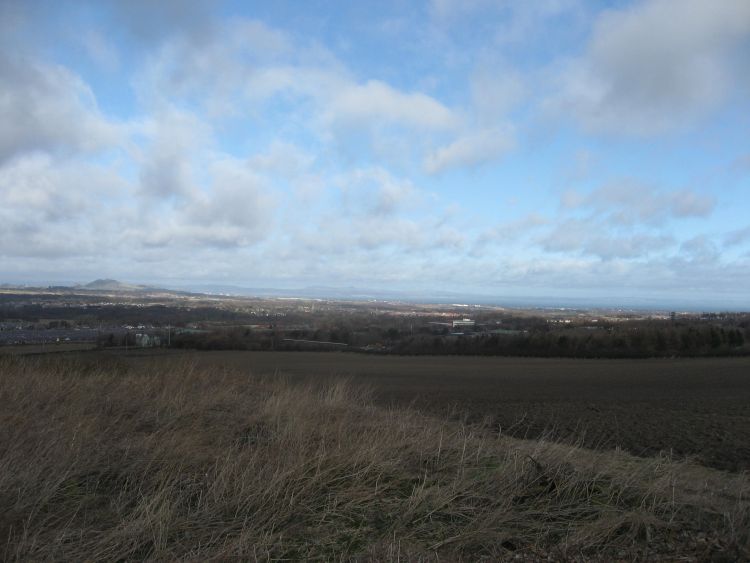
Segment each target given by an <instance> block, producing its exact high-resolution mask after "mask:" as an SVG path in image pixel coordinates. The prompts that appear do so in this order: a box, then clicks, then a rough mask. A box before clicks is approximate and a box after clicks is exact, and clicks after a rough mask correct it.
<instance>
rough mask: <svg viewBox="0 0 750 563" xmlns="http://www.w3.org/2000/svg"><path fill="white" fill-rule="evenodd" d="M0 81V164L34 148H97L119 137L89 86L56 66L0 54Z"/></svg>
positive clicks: (60, 149)
mask: <svg viewBox="0 0 750 563" xmlns="http://www.w3.org/2000/svg"><path fill="white" fill-rule="evenodd" d="M0 84H2V85H3V93H2V95H1V96H0V123H2V127H0V165H2V163H3V162H5V161H7V160H9V159H11V158H13V157H16V156H18V155H21V154H24V153H27V152H34V151H49V152H59V153H75V152H97V151H100V150H103V149H106V148H108V147H111V146H113V145H114V144H116V143H117V142H119V141H120V140H121V139H122V137H121V131H120V130H119V129H118V126H117V124H115V123H113V122H111V121H108V120H107V119H106V118H105V117H104V116H103V115H102V114H101V113H100V112H99V109H98V107H97V104H96V100H95V97H94V94H93V92H92V91H91V89H90V88H89V87H88V86H87V85H86V84H85V83H84V82H83V80H81V79H80V78H79V77H78V76H76V75H75V74H73V73H72V72H70V71H69V70H67V69H66V68H64V67H62V66H58V65H50V64H45V63H41V62H38V61H36V60H33V59H28V58H18V57H13V56H10V55H7V54H0Z"/></svg>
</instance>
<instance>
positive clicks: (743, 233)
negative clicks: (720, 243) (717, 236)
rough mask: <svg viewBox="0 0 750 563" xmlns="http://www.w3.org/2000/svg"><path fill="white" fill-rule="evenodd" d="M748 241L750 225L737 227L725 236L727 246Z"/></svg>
mask: <svg viewBox="0 0 750 563" xmlns="http://www.w3.org/2000/svg"><path fill="white" fill-rule="evenodd" d="M746 242H750V225H748V226H747V227H745V228H744V229H737V230H735V231H732V232H730V233H727V235H726V236H725V237H724V245H725V246H737V245H740V244H744V243H746Z"/></svg>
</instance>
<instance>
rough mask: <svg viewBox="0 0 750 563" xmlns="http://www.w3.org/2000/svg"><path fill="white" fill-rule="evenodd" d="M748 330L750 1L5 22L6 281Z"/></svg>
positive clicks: (166, 10)
mask: <svg viewBox="0 0 750 563" xmlns="http://www.w3.org/2000/svg"><path fill="white" fill-rule="evenodd" d="M102 277H108V278H115V279H119V280H123V281H127V282H131V283H151V284H159V285H162V286H167V287H171V286H175V287H176V286H181V287H185V286H196V287H197V286H201V285H204V284H227V285H239V286H244V287H278V288H302V287H310V286H332V287H359V288H363V287H365V288H378V289H392V290H397V291H412V292H425V294H427V293H429V292H443V291H450V292H458V293H464V294H467V295H468V294H481V295H494V296H498V297H503V296H540V297H541V296H544V297H551V298H557V297H559V298H560V299H563V298H573V297H576V298H579V297H585V298H589V297H591V298H597V299H600V300H610V301H611V302H612V304H617V301H618V300H624V299H636V298H637V299H640V298H643V299H653V300H657V301H658V300H659V299H681V300H684V301H686V302H698V301H701V300H703V301H706V302H711V301H716V302H726V303H733V304H734V305H738V304H739V305H740V306H746V308H747V309H750V2H748V1H747V0H636V1H633V2H628V1H612V2H599V1H597V2H594V1H590V2H586V1H582V0H538V1H534V2H517V1H510V0H427V1H424V2H416V1H406V0H380V1H377V2H368V1H361V2H348V1H343V0H342V1H340V2H334V1H322V0H312V1H308V2H292V1H275V2H240V1H236V2H233V1H220V0H215V1H212V0H207V1H194V2H187V1H184V2H183V1H178V0H162V1H160V2H153V1H151V0H122V1H93V0H92V1H83V0H81V1H71V2H57V1H54V2H52V1H49V2H46V1H35V0H23V1H22V0H0V282H6V283H31V284H33V283H45V284H46V283H58V282H59V283H63V282H65V283H68V282H72V283H75V282H86V281H90V280H92V279H95V278H102Z"/></svg>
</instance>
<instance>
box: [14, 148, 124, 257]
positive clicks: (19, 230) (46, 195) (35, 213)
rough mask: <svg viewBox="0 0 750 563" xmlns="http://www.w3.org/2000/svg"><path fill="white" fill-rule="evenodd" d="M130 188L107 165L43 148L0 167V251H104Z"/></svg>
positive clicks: (19, 253)
mask: <svg viewBox="0 0 750 563" xmlns="http://www.w3.org/2000/svg"><path fill="white" fill-rule="evenodd" d="M129 193H130V188H129V185H128V184H127V182H125V181H124V180H123V179H122V178H120V176H119V175H118V174H117V173H116V172H115V171H114V170H112V169H111V168H109V167H104V166H99V165H95V164H91V163H87V162H84V161H81V160H59V159H55V158H53V157H51V156H49V155H45V154H39V153H37V154H34V155H28V156H22V157H18V158H16V159H14V160H13V161H12V162H10V163H8V164H6V165H5V166H3V167H0V255H5V256H42V257H48V258H60V259H63V258H65V257H67V256H71V255H85V254H89V253H92V254H104V253H107V252H109V251H110V250H111V246H109V244H108V242H109V241H110V234H111V233H112V232H116V231H117V229H118V228H119V223H118V218H117V217H116V215H115V214H113V210H114V209H115V208H116V207H115V206H116V205H118V204H120V205H122V204H123V203H124V200H126V198H127V196H128V194H129Z"/></svg>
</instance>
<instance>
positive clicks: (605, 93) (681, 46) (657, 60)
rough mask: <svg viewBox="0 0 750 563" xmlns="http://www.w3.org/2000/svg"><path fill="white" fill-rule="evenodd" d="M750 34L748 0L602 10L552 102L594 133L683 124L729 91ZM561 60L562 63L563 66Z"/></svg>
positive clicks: (688, 0)
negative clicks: (739, 51)
mask: <svg viewBox="0 0 750 563" xmlns="http://www.w3.org/2000/svg"><path fill="white" fill-rule="evenodd" d="M748 38H750V3H748V2H747V1H746V0H715V1H711V2H706V1H704V0H649V1H645V2H638V3H635V4H634V5H631V6H628V7H625V8H622V9H619V10H609V11H605V12H603V13H602V14H600V15H599V17H598V19H597V21H596V25H595V27H594V31H593V35H592V37H591V41H590V43H589V45H588V48H587V51H586V53H585V54H584V56H582V57H581V58H579V59H574V60H571V61H569V62H568V64H566V65H563V66H562V69H561V71H560V72H559V82H558V87H559V89H560V90H561V91H560V93H555V94H553V95H552V96H551V98H550V99H549V100H547V107H548V109H552V110H553V111H556V112H559V113H561V114H564V115H572V116H573V117H574V118H575V119H577V120H578V121H579V122H580V123H581V125H582V126H583V127H584V128H585V129H587V130H590V131H593V132H607V133H618V134H620V133H624V134H638V135H650V134H658V133H664V132H666V131H670V130H673V129H675V128H678V127H681V126H683V125H684V124H685V123H687V122H690V121H691V120H694V119H697V118H700V117H702V116H704V115H705V114H706V113H707V112H709V111H711V110H713V109H715V108H716V107H717V106H718V104H719V103H720V102H721V101H722V100H723V99H724V98H725V97H726V96H727V95H728V93H729V91H730V84H731V83H732V82H733V81H734V80H736V77H735V76H733V74H734V73H735V72H737V71H739V70H741V67H738V66H733V63H734V62H735V59H734V57H733V51H734V49H735V48H736V47H738V46H739V45H741V42H742V41H746V40H747V39H748ZM558 66H559V65H558Z"/></svg>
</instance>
